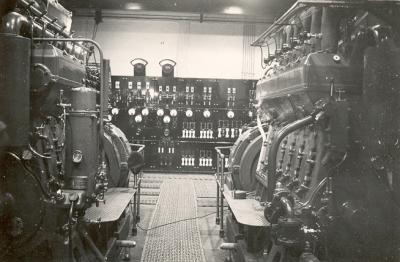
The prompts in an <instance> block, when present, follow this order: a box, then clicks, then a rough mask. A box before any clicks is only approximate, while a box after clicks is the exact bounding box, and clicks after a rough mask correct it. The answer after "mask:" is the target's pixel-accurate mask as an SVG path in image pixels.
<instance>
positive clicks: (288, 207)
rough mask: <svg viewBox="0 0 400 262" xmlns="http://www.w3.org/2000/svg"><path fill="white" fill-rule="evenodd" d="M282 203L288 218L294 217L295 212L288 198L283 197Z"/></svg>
mask: <svg viewBox="0 0 400 262" xmlns="http://www.w3.org/2000/svg"><path fill="white" fill-rule="evenodd" d="M280 201H281V204H282V205H283V207H284V210H285V212H286V216H287V217H288V218H292V217H294V211H293V208H292V203H290V201H289V199H287V198H286V197H281V198H280Z"/></svg>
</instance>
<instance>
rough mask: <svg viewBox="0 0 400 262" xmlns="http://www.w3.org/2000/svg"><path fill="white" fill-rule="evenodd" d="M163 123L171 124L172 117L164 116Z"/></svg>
mask: <svg viewBox="0 0 400 262" xmlns="http://www.w3.org/2000/svg"><path fill="white" fill-rule="evenodd" d="M163 122H164V123H165V124H168V123H169V122H171V117H170V116H164V118H163Z"/></svg>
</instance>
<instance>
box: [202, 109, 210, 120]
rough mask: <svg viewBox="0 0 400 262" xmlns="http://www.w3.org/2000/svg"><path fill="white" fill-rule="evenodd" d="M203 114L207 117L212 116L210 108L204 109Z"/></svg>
mask: <svg viewBox="0 0 400 262" xmlns="http://www.w3.org/2000/svg"><path fill="white" fill-rule="evenodd" d="M203 116H204V117H205V118H209V117H210V116H211V112H210V110H208V109H206V110H204V111H203Z"/></svg>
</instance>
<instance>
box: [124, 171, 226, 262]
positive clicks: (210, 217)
mask: <svg viewBox="0 0 400 262" xmlns="http://www.w3.org/2000/svg"><path fill="white" fill-rule="evenodd" d="M164 179H190V180H192V181H193V183H194V185H195V188H196V195H197V205H198V208H197V213H198V214H197V216H198V217H202V218H199V219H198V226H199V231H200V237H201V241H202V246H203V251H204V255H205V258H206V261H207V262H223V261H224V258H225V255H226V253H225V251H222V250H220V249H219V246H220V245H221V244H222V243H223V240H222V239H221V238H220V237H219V226H218V225H216V224H215V218H216V214H215V212H216V207H215V195H216V193H215V190H216V187H215V182H214V180H213V179H214V176H212V175H209V176H207V175H190V174H187V175H181V174H179V175H175V174H174V175H170V174H168V175H161V174H145V175H144V180H143V187H142V196H141V203H142V205H141V210H140V218H141V220H140V223H139V226H140V227H141V228H143V229H147V228H149V225H150V221H151V218H152V215H153V211H154V209H155V203H156V200H157V197H158V194H157V192H158V193H159V186H160V185H161V183H162V181H163V180H164ZM157 188H158V191H157ZM205 215H207V216H205ZM203 216H205V217H203ZM131 238H132V239H133V240H135V241H136V243H137V246H136V247H135V248H133V249H132V250H131V251H130V254H131V260H130V261H140V259H141V255H142V251H143V247H144V244H145V240H146V231H145V230H142V229H140V228H138V233H137V236H134V237H132V236H131ZM121 261H124V260H121ZM125 261H126V260H125Z"/></svg>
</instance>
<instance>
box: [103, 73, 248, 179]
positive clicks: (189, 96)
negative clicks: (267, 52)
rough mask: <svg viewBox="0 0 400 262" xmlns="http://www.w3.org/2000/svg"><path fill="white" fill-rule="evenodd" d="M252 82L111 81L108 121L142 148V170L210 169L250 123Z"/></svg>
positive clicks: (135, 78) (123, 78) (145, 78)
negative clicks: (218, 149) (221, 150)
mask: <svg viewBox="0 0 400 262" xmlns="http://www.w3.org/2000/svg"><path fill="white" fill-rule="evenodd" d="M255 85H256V81H254V80H229V79H199V78H172V77H149V76H113V77H112V85H111V94H110V100H109V102H110V103H109V113H110V115H109V118H110V120H111V121H112V122H113V123H114V124H116V125H117V126H118V127H119V128H121V129H122V130H123V131H124V133H125V134H126V135H127V137H128V139H129V141H130V142H131V143H140V144H145V145H146V149H145V156H146V159H145V160H146V165H147V169H151V170H163V171H182V172H186V171H199V172H206V171H212V170H213V169H215V164H216V155H215V153H214V152H215V150H214V148H215V147H216V146H223V145H225V146H229V145H232V144H233V143H234V141H235V140H236V139H237V137H238V136H239V135H240V134H241V133H242V128H243V126H244V125H245V124H247V123H249V122H251V121H253V120H254V116H255V111H254V108H253V103H254V95H255Z"/></svg>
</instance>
